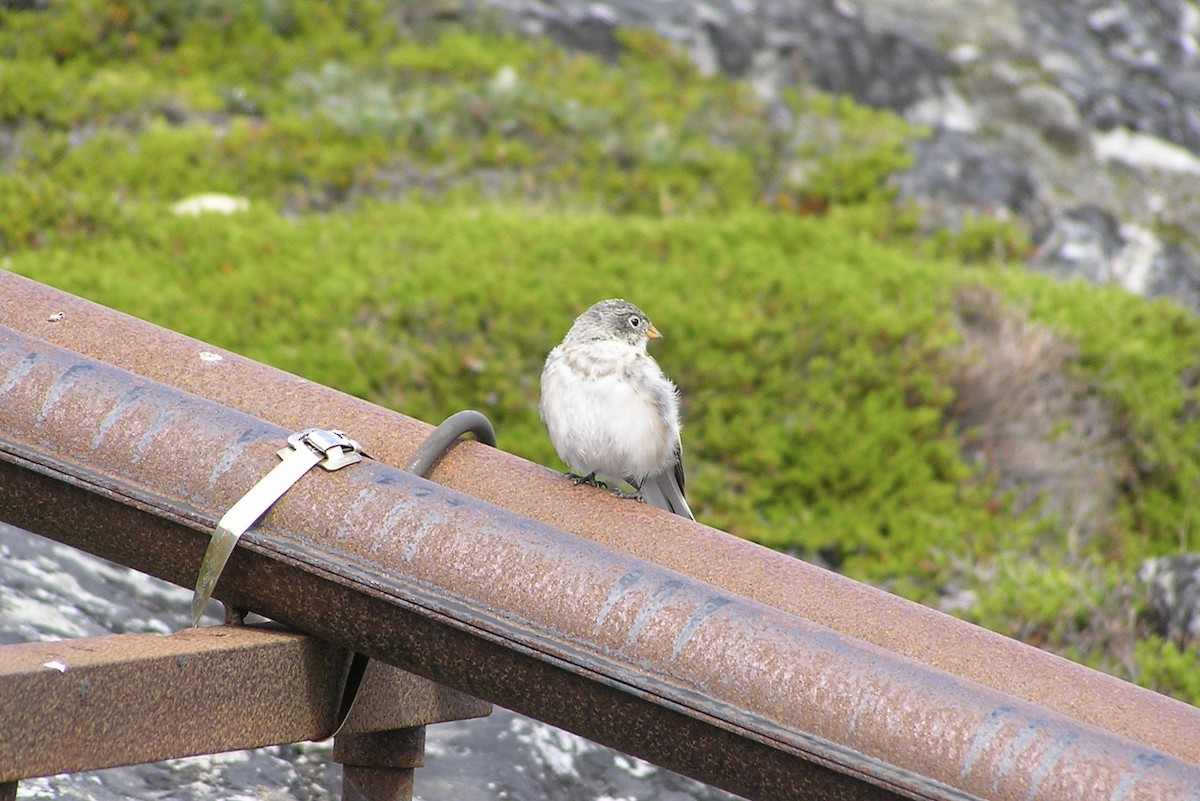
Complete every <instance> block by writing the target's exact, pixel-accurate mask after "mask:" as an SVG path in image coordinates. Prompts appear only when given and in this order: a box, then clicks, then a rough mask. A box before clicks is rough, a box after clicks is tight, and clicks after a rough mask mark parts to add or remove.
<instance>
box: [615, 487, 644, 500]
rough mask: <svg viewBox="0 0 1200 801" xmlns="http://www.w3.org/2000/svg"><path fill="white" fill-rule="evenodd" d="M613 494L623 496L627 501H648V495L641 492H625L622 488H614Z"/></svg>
mask: <svg viewBox="0 0 1200 801" xmlns="http://www.w3.org/2000/svg"><path fill="white" fill-rule="evenodd" d="M613 494H614V495H616V496H617V497H618V498H622V499H624V500H627V501H637V502H638V503H645V502H646V496H645V495H643V494H642V493H641V492H624V491H622V490H613Z"/></svg>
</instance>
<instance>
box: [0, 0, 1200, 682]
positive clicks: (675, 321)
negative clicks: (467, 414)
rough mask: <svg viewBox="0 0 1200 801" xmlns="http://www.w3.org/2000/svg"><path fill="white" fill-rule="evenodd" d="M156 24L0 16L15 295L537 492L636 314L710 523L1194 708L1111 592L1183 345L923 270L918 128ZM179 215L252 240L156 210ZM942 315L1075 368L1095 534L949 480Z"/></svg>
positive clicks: (431, 22)
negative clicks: (473, 458) (318, 393)
mask: <svg viewBox="0 0 1200 801" xmlns="http://www.w3.org/2000/svg"><path fill="white" fill-rule="evenodd" d="M144 5H145V4H134V3H128V4H125V3H119V2H97V1H95V0H90V1H87V2H81V3H72V4H65V3H64V4H52V5H51V6H50V7H49V8H48V9H45V10H40V11H13V10H6V11H0V124H2V125H3V131H4V137H3V139H2V143H3V144H2V147H3V151H2V152H3V166H2V169H0V247H2V248H3V250H4V252H5V256H4V262H3V266H4V267H6V268H7V269H11V270H15V271H17V272H20V273H22V274H25V275H29V276H31V277H34V278H37V279H38V280H41V281H44V282H47V283H50V284H53V285H55V286H59V287H62V288H64V289H67V290H68V291H72V292H75V293H78V294H81V295H83V296H86V297H89V298H92V299H94V300H97V301H99V302H101V303H105V304H108V305H111V306H114V307H116V308H120V309H123V310H126V311H129V312H131V313H134V314H137V315H139V316H142V317H145V318H147V319H150V320H153V321H155V322H157V323H160V324H162V325H165V326H168V327H171V328H174V329H177V330H180V331H183V332H185V333H187V334H190V335H193V336H197V337H200V338H202V339H205V340H208V341H211V342H213V343H215V344H218V345H221V346H223V347H227V348H230V349H233V350H236V351H238V352H241V353H244V354H246V355H248V356H250V357H252V358H256V359H260V360H262V361H265V362H268V363H271V364H274V365H277V366H279V367H281V368H283V369H286V370H290V371H293V372H296V373H300V374H303V375H305V376H307V377H309V378H312V379H313V380H316V381H320V382H323V383H326V384H330V385H332V386H336V387H338V388H340V389H343V390H345V391H348V392H352V393H354V394H356V395H360V396H362V397H365V398H368V399H370V400H372V401H374V402H377V403H381V404H385V405H388V406H392V407H394V408H396V409H399V410H401V411H404V412H405V413H407V414H410V415H413V416H416V417H421V418H425V419H428V420H436V419H440V418H442V417H444V416H445V415H446V414H448V413H449V412H452V411H456V410H457V409H460V408H464V407H473V408H478V409H481V410H482V411H484V412H485V413H487V414H488V415H489V416H490V417H491V418H492V420H493V421H494V422H495V423H496V425H497V428H498V430H499V433H500V438H501V444H502V446H503V447H505V448H507V449H508V450H511V451H513V452H515V453H518V454H521V455H523V456H526V457H528V458H530V459H534V460H536V461H539V462H542V463H544V464H549V465H555V466H557V461H556V458H555V456H554V454H553V451H552V449H551V447H550V444H549V442H548V440H547V438H546V436H545V434H544V432H543V431H542V429H541V426H540V424H539V423H538V420H537V414H536V402H537V393H538V385H537V381H538V376H539V374H540V369H541V361H542V359H543V358H544V355H545V353H546V352H547V351H548V350H549V349H550V347H551V346H552V345H554V344H555V343H556V342H557V341H558V339H559V338H561V336H562V333H563V332H564V331H565V330H566V328H567V326H568V325H569V324H570V322H571V320H572V319H573V317H574V316H575V315H576V314H577V313H578V312H579V311H580V310H582V309H583V308H585V307H586V306H587V305H589V304H590V303H592V302H593V301H595V300H596V299H599V298H602V297H609V296H625V297H628V298H630V299H632V300H634V301H636V302H638V303H639V304H640V305H642V306H643V307H644V308H646V310H647V311H648V312H649V313H650V314H651V315H652V316H653V317H654V319H655V322H656V323H657V324H658V325H659V327H660V328H661V329H662V330H663V331H664V333H665V334H666V339H665V341H664V342H663V343H661V344H660V345H659V346H656V355H657V357H658V358H659V360H660V362H661V363H662V364H663V366H664V368H665V369H666V370H667V372H668V373H669V374H670V375H671V376H672V377H674V378H675V380H676V381H677V383H678V384H679V385H680V387H681V388H682V390H683V392H684V397H685V406H684V417H685V443H686V447H687V453H688V467H689V496H690V497H691V498H693V499H694V501H693V509H695V511H696V512H697V514H698V515H699V517H700V518H701V519H702V520H703V521H705V522H707V523H710V524H712V525H714V526H717V527H720V528H723V529H726V530H728V531H730V532H732V533H735V534H737V535H739V536H744V537H748V538H752V539H755V540H757V541H760V542H763V543H765V544H768V545H771V546H772V547H777V548H781V549H786V550H789V551H792V552H795V553H797V554H799V555H802V556H806V557H809V558H817V559H820V560H823V561H824V562H826V563H827V564H830V565H831V566H833V567H835V568H836V569H838V570H841V571H844V572H846V573H847V574H849V575H851V576H854V577H856V578H859V579H862V580H866V581H871V582H873V583H876V584H879V585H881V586H884V587H887V588H889V589H891V590H893V591H896V592H900V593H902V594H905V595H907V596H909V597H912V598H915V599H917V600H920V601H923V602H926V603H931V604H940V605H943V606H946V607H948V608H953V609H955V610H956V611H957V612H958V613H959V614H962V615H964V616H966V617H968V618H970V619H972V620H976V621H978V622H980V623H982V624H984V625H987V626H989V627H991V628H995V629H997V630H1000V631H1003V632H1005V633H1007V634H1011V635H1013V636H1018V637H1022V638H1024V639H1026V640H1028V641H1031V642H1034V643H1036V644H1037V645H1039V646H1041V647H1045V648H1049V649H1053V650H1056V651H1058V652H1060V653H1064V654H1066V655H1069V656H1071V657H1072V658H1076V659H1080V660H1082V661H1086V662H1088V663H1091V664H1094V665H1097V666H1099V667H1102V668H1104V669H1107V670H1111V671H1114V672H1116V673H1118V674H1120V675H1123V676H1126V677H1130V678H1133V679H1135V680H1139V681H1142V682H1144V683H1146V684H1148V685H1149V686H1153V687H1155V688H1156V689H1160V690H1162V691H1164V692H1170V693H1174V694H1176V695H1178V696H1179V697H1181V698H1185V699H1187V700H1190V701H1192V702H1193V703H1195V702H1200V688H1198V687H1197V686H1196V683H1195V680H1194V676H1195V675H1196V667H1197V664H1196V657H1195V651H1194V649H1193V650H1191V651H1189V650H1184V649H1180V648H1178V647H1177V646H1176V645H1175V644H1172V643H1169V642H1164V641H1162V640H1160V639H1156V638H1153V637H1149V636H1146V634H1145V632H1144V631H1143V630H1142V628H1141V627H1140V625H1139V622H1138V620H1139V618H1138V614H1139V610H1140V605H1141V603H1142V595H1141V590H1140V589H1139V588H1138V587H1137V585H1136V580H1135V575H1136V572H1137V566H1138V563H1139V561H1140V560H1142V559H1144V558H1146V557H1148V556H1155V555H1164V554H1171V553H1176V552H1180V551H1183V550H1195V549H1196V548H1197V547H1200V540H1197V535H1196V534H1195V533H1194V532H1195V531H1196V530H1197V525H1198V524H1200V499H1198V497H1197V496H1198V490H1197V487H1200V475H1198V474H1197V472H1198V469H1200V468H1198V467H1197V465H1200V430H1198V427H1197V425H1196V416H1197V410H1198V409H1200V378H1198V376H1200V371H1198V369H1197V363H1196V359H1197V354H1198V353H1200V324H1198V323H1197V320H1196V318H1195V317H1194V316H1192V315H1190V314H1189V313H1186V312H1184V311H1182V310H1180V309H1177V308H1175V307H1172V306H1169V305H1167V304H1163V303H1147V302H1145V301H1142V300H1139V299H1136V298H1132V297H1129V296H1126V295H1123V294H1121V293H1119V292H1115V291H1106V290H1097V289H1094V288H1091V287H1085V286H1082V285H1074V284H1073V285H1059V284H1052V283H1049V282H1047V281H1045V280H1042V279H1039V278H1037V277H1035V276H1032V275H1029V274H1027V273H1025V272H1024V271H1022V270H1020V269H1018V268H1008V267H1004V266H1002V264H1001V262H1000V261H998V259H1002V258H1006V257H1011V256H1013V255H1015V254H1019V253H1020V252H1022V250H1023V249H1024V248H1025V247H1027V243H1026V242H1025V240H1024V239H1023V237H1022V235H1021V234H1020V232H1019V231H1018V230H1017V229H1016V228H1015V227H1013V226H1012V225H1010V224H1007V223H1001V222H997V221H994V220H978V221H972V223H971V225H969V226H967V227H965V228H964V230H962V231H960V232H957V233H955V234H950V233H936V234H934V235H933V236H924V237H923V236H920V235H919V234H918V228H919V226H917V224H916V222H915V220H914V219H913V218H912V215H911V213H910V212H908V211H906V210H905V209H903V208H898V207H896V205H895V204H894V202H893V201H894V198H893V197H892V193H891V190H890V189H889V184H888V177H889V176H890V175H892V174H894V173H895V172H896V171H898V170H900V169H903V167H904V166H905V165H906V163H907V155H906V153H907V144H908V142H909V141H910V140H911V139H912V138H913V137H915V136H918V135H920V133H919V132H916V131H913V130H911V129H910V128H909V127H908V126H906V125H904V124H903V123H902V122H900V121H899V120H896V119H894V118H892V117H890V116H888V115H886V114H884V113H881V112H877V111H871V110H868V109H863V108H861V107H858V106H856V105H854V104H853V103H850V102H848V101H846V100H844V99H834V98H828V97H823V96H821V95H819V94H817V93H815V92H797V93H795V94H793V95H792V96H791V97H790V98H789V99H788V101H787V103H788V107H789V111H790V113H791V114H793V115H794V116H795V117H796V119H797V120H798V121H800V122H799V123H798V124H797V126H796V128H795V131H794V132H793V133H790V134H788V135H786V136H785V135H782V134H780V133H779V132H778V131H777V130H776V129H775V128H773V127H772V126H771V125H770V124H769V123H768V112H767V110H766V109H765V108H763V107H762V105H761V104H760V103H759V102H758V101H757V100H756V99H755V97H754V95H753V93H752V92H751V91H750V90H749V89H747V88H746V87H744V86H741V85H738V84H735V83H733V82H730V81H727V80H724V79H722V78H720V77H706V76H702V75H700V74H698V73H697V71H696V70H695V69H694V67H692V65H691V64H690V62H688V61H687V60H686V58H684V57H683V56H682V55H681V54H679V53H678V52H676V51H675V50H674V49H672V48H671V47H669V46H668V45H666V44H665V43H663V42H662V41H661V40H659V39H657V38H656V37H654V36H651V35H649V34H646V33H643V32H627V33H625V34H623V37H622V40H621V41H622V43H623V45H624V48H625V50H624V54H623V56H622V57H621V58H620V59H619V60H618V61H617V62H616V63H605V62H603V61H601V60H599V59H596V58H594V57H590V56H585V55H579V54H575V53H569V52H566V51H564V50H562V49H559V48H557V47H555V46H554V45H552V44H550V43H548V42H545V41H539V40H529V39H520V38H515V37H513V36H511V35H509V34H507V33H505V32H504V31H503V29H502V26H500V25H498V24H497V23H496V22H495V21H494V20H488V19H477V18H466V17H463V16H460V15H458V14H456V13H451V12H453V9H442V11H444V12H445V13H440V12H438V11H437V10H436V9H432V8H431V7H429V6H428V5H427V4H423V5H422V6H420V7H418V6H416V5H413V6H411V7H409V6H406V5H404V4H399V3H384V2H375V3H373V2H365V1H364V2H335V3H317V2H304V1H303V0H294V1H293V2H261V3H254V2H251V3H233V2H219V1H218V0H207V2H206V1H204V0H197V1H196V2H193V3H178V4H162V5H161V6H155V7H154V8H156V9H158V10H157V11H151V10H146V9H145V8H143V6H144ZM202 192H227V193H233V194H237V195H240V196H244V197H246V198H248V199H249V200H250V208H249V210H248V211H246V212H244V213H239V214H234V215H229V216H226V215H217V214H209V215H201V216H198V217H188V216H178V215H177V214H175V213H174V212H173V211H172V205H173V204H174V203H175V202H177V201H178V200H180V199H182V198H184V197H187V196H189V195H193V194H197V193H202ZM964 293H967V294H968V295H970V294H971V293H974V295H972V296H978V295H979V293H984V294H985V295H986V297H993V296H994V297H995V298H997V299H998V300H997V301H996V304H995V305H996V308H998V309H1000V311H997V312H994V314H996V315H1013V316H1015V317H1016V318H1020V319H1022V320H1026V321H1028V325H1030V326H1038V328H1037V329H1036V331H1035V333H1038V332H1045V333H1044V336H1048V337H1052V338H1054V339H1055V341H1059V340H1061V342H1063V343H1066V344H1064V346H1063V349H1060V350H1058V351H1055V352H1056V353H1058V354H1059V355H1058V357H1057V358H1058V361H1057V362H1055V372H1056V373H1062V374H1063V375H1064V376H1065V379H1064V380H1065V381H1066V382H1067V384H1066V386H1068V387H1069V390H1063V391H1064V392H1068V394H1070V395H1071V398H1073V399H1075V400H1076V401H1079V402H1083V401H1084V400H1086V401H1088V402H1089V403H1092V406H1094V407H1095V408H1099V409H1102V410H1103V412H1104V414H1105V419H1106V421H1107V428H1106V429H1105V431H1106V432H1108V433H1107V434H1106V439H1105V443H1104V444H1105V447H1106V448H1107V450H1106V451H1105V453H1106V454H1108V455H1109V456H1108V458H1111V460H1112V463H1113V464H1115V465H1117V468H1114V469H1115V470H1117V471H1118V472H1120V480H1119V481H1116V482H1115V483H1114V491H1113V493H1112V499H1111V509H1110V510H1109V511H1110V512H1111V513H1110V514H1106V515H1105V516H1104V517H1103V518H1102V519H1099V518H1098V519H1097V520H1096V521H1093V522H1091V523H1089V524H1088V525H1087V526H1086V527H1083V528H1081V527H1080V526H1079V525H1078V521H1077V520H1075V519H1069V518H1068V517H1066V516H1064V515H1065V513H1064V512H1062V510H1061V509H1062V507H1061V506H1060V505H1057V504H1056V503H1055V502H1054V498H1053V497H1052V496H1053V495H1054V492H1055V490H1054V489H1053V488H1050V489H1047V490H1045V491H1044V492H1039V493H1033V495H1032V496H1030V493H1028V492H1026V493H1022V492H1020V491H1018V490H1015V489H1014V488H1013V487H1012V486H1011V484H1010V482H1008V481H1007V480H1006V478H1005V476H1004V475H1003V474H1002V471H1000V470H998V469H997V468H996V462H994V461H987V460H982V461H981V460H980V459H976V458H972V457H971V456H970V454H971V453H972V452H975V451H979V452H982V451H984V450H986V448H983V447H978V445H979V440H980V439H981V438H986V437H985V435H984V434H981V433H980V430H979V429H977V428H974V427H972V425H971V423H970V421H969V420H967V419H966V417H965V416H964V413H963V411H962V409H963V406H964V403H966V401H967V398H966V397H965V395H966V394H967V391H966V390H965V389H964V387H965V384H964V381H963V379H962V376H963V374H964V371H965V370H968V369H969V368H970V360H971V359H972V358H976V357H977V356H978V354H977V353H976V352H975V351H971V350H970V349H967V348H964V344H963V343H964V330H965V329H964V322H963V320H964V312H963V298H964ZM991 313H992V312H989V314H991ZM985 322H986V321H985ZM1038 335H1039V336H1040V335H1042V334H1041V333H1038ZM1030 341H1033V340H1030ZM1031 352H1032V353H1033V357H1031V358H1034V360H1035V361H1036V358H1035V357H1036V354H1037V352H1036V351H1031ZM972 354H974V355H972ZM1031 386H1032V387H1033V389H1036V387H1037V382H1036V381H1034V382H1032V384H1031ZM1056 386H1057V385H1056ZM1031 391H1032V390H1031ZM1053 408H1060V407H1053ZM1061 408H1064V409H1067V408H1070V405H1069V404H1068V405H1066V406H1062V407H1061ZM1089 408H1092V407H1089ZM1063 414H1064V416H1065V415H1066V414H1067V412H1063ZM1056 424H1057V421H1053V422H1052V425H1051V426H1050V428H1051V429H1054V430H1055V431H1059V430H1061V436H1062V437H1063V439H1064V441H1066V440H1068V439H1070V438H1071V437H1072V436H1073V434H1072V432H1073V431H1074V428H1073V423H1071V422H1070V421H1068V420H1064V421H1063V425H1062V426H1061V429H1055V428H1054V425H1056ZM1047 436H1049V435H1047ZM1051 439H1053V437H1051ZM1051 444H1053V442H1051ZM1126 468H1127V469H1126ZM1122 471H1123V472H1122Z"/></svg>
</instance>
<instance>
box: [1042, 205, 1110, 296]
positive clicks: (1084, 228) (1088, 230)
mask: <svg viewBox="0 0 1200 801" xmlns="http://www.w3.org/2000/svg"><path fill="white" fill-rule="evenodd" d="M1036 244H1037V250H1036V251H1035V253H1034V256H1033V258H1032V259H1031V260H1030V266H1032V267H1034V268H1035V269H1037V270H1039V271H1040V272H1044V273H1047V274H1049V275H1052V276H1054V277H1055V278H1059V279H1063V280H1067V279H1072V278H1082V279H1085V280H1087V281H1091V282H1092V283H1096V284H1106V283H1108V282H1109V281H1111V280H1112V265H1113V260H1114V259H1115V258H1116V256H1117V254H1118V253H1120V252H1121V249H1122V248H1123V247H1125V238H1124V237H1123V236H1122V235H1121V228H1120V225H1119V224H1118V223H1117V221H1116V220H1115V219H1113V216H1112V215H1111V214H1109V213H1108V212H1107V211H1105V210H1104V209H1102V208H1100V207H1099V206H1093V205H1084V206H1077V207H1075V208H1073V209H1069V210H1068V211H1066V212H1065V213H1063V214H1060V215H1058V216H1057V217H1055V218H1054V219H1053V221H1052V222H1051V223H1050V225H1049V226H1047V227H1046V229H1044V230H1043V231H1041V232H1040V233H1039V234H1038V236H1037V238H1036Z"/></svg>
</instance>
